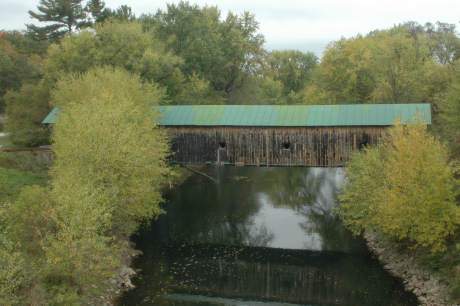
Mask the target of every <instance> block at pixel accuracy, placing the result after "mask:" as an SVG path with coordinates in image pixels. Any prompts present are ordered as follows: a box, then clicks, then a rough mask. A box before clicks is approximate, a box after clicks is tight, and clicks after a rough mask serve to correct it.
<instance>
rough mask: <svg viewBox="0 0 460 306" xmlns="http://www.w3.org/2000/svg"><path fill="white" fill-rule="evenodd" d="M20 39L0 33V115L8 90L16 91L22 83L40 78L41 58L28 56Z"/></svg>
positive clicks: (17, 35)
mask: <svg viewBox="0 0 460 306" xmlns="http://www.w3.org/2000/svg"><path fill="white" fill-rule="evenodd" d="M13 35H14V36H15V37H14V38H13V37H12V36H13ZM20 37H21V35H20V34H19V33H15V32H13V33H9V32H0V113H2V112H3V111H4V107H5V102H4V95H5V93H6V92H7V91H8V90H18V89H19V88H20V87H21V85H22V84H23V83H27V82H36V81H37V80H38V79H39V78H40V69H39V66H40V63H41V58H40V57H39V56H37V55H30V54H28V50H25V49H26V48H23V49H21V47H22V43H21V42H20V41H21V40H22V39H21V38H20ZM13 43H15V44H13Z"/></svg>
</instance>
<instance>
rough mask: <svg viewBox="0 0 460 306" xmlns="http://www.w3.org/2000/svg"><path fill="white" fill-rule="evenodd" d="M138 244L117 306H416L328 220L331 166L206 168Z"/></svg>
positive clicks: (170, 200)
mask: <svg viewBox="0 0 460 306" xmlns="http://www.w3.org/2000/svg"><path fill="white" fill-rule="evenodd" d="M206 171H207V172H208V173H209V174H211V175H213V176H214V177H217V178H218V181H219V184H217V185H216V184H213V183H212V182H210V181H209V180H207V179H205V178H201V177H199V176H193V177H191V178H190V179H189V180H188V181H187V182H185V183H184V184H183V185H182V186H180V187H179V188H177V189H176V190H174V192H172V193H171V194H170V195H168V197H167V204H166V206H165V208H166V210H167V214H166V215H163V216H161V217H160V218H159V219H158V221H157V222H155V223H153V224H152V225H151V226H150V227H148V228H144V229H142V230H141V231H140V232H139V234H138V235H137V236H136V237H134V240H135V242H136V245H137V248H138V249H140V250H142V251H143V252H144V255H143V256H141V257H139V258H138V259H137V260H136V262H135V268H138V269H141V270H142V272H141V273H140V275H139V277H138V278H137V279H136V280H135V285H136V289H134V290H132V291H130V292H128V293H126V294H125V295H124V296H123V297H121V298H120V300H119V301H118V305H289V304H288V303H292V304H308V305H416V304H417V303H416V299H415V296H413V295H412V294H409V293H407V292H405V291H404V290H403V288H402V285H401V282H400V281H399V280H398V279H395V278H393V277H391V276H390V275H389V274H388V273H387V272H385V271H384V270H383V269H382V267H381V266H380V264H379V263H378V262H377V261H376V260H375V259H373V258H372V257H371V256H370V255H369V253H368V251H367V249H366V246H365V244H364V242H363V241H362V240H361V239H358V238H354V237H352V235H351V234H350V233H349V232H348V231H347V230H346V229H345V228H344V227H343V225H342V223H341V221H340V219H339V218H338V217H337V216H336V215H335V213H334V212H333V209H332V208H333V207H334V205H336V199H337V193H338V189H339V188H340V186H341V184H342V181H343V173H342V170H341V169H336V168H251V167H242V168H235V167H228V168H227V167H209V168H208V169H206Z"/></svg>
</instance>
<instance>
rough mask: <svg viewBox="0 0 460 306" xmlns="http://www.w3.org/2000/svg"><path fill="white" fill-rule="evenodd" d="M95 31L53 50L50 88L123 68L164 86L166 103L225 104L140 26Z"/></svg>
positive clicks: (112, 25) (47, 70)
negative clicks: (97, 70)
mask: <svg viewBox="0 0 460 306" xmlns="http://www.w3.org/2000/svg"><path fill="white" fill-rule="evenodd" d="M94 31H95V33H94V32H90V31H85V30H84V31H82V32H80V33H78V34H76V35H72V37H65V38H63V39H62V40H61V43H60V44H59V45H57V44H53V45H51V46H50V48H49V51H48V58H47V61H46V64H45V67H44V74H45V79H46V82H47V83H49V84H50V86H52V85H53V84H54V82H55V81H56V80H57V79H59V78H60V77H61V76H62V75H63V74H67V73H69V72H70V73H77V72H80V73H83V72H86V71H88V70H89V69H91V68H94V67H98V66H105V65H110V66H112V67H123V68H124V69H126V70H129V71H131V72H135V73H138V74H140V76H141V78H142V79H143V80H144V81H147V82H155V83H156V84H158V85H160V86H161V87H162V88H163V90H164V91H165V92H166V93H167V97H165V98H166V99H165V100H164V101H165V102H166V101H168V102H170V103H172V104H190V103H206V104H219V103H221V100H222V99H221V98H220V97H219V96H218V95H217V94H216V92H215V91H214V90H213V89H212V87H211V86H210V84H209V81H206V80H203V79H201V78H200V77H199V76H198V75H196V74H191V75H184V73H183V72H182V70H183V67H184V60H183V59H182V58H180V57H179V56H176V55H174V54H172V53H171V52H168V51H166V50H165V46H164V44H163V43H162V42H161V41H159V40H157V39H155V36H154V35H153V33H151V32H143V31H142V27H141V25H140V24H139V23H137V22H129V23H128V22H120V21H116V20H108V21H106V22H104V23H103V24H96V25H95V26H94ZM191 99H193V101H194V102H191Z"/></svg>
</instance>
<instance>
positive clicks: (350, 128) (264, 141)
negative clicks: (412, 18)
mask: <svg viewBox="0 0 460 306" xmlns="http://www.w3.org/2000/svg"><path fill="white" fill-rule="evenodd" d="M159 111H160V118H159V125H160V126H162V127H164V128H166V129H167V131H168V133H169V135H170V136H171V143H172V150H173V152H175V153H174V156H173V157H172V160H173V161H175V162H178V163H187V164H205V163H220V164H235V165H256V166H337V165H340V164H342V163H343V162H345V161H347V160H348V159H349V158H350V155H351V153H352V152H353V151H355V150H358V149H360V148H361V147H363V146H365V145H368V144H376V143H378V141H379V139H380V137H381V136H382V133H383V132H384V130H385V128H387V127H388V126H391V125H393V123H394V120H396V119H398V118H400V119H401V120H402V122H403V123H405V122H407V121H408V120H412V119H414V118H415V117H416V116H420V117H421V118H423V119H424V120H425V122H426V123H427V124H431V112H430V105H429V104H365V105H363V104H356V105H311V106H306V105H295V106H275V105H254V106H252V105H251V106H249V105H248V106H245V105H174V106H160V107H159ZM56 114H57V110H56V109H55V110H53V112H51V113H50V115H48V117H47V118H46V119H45V120H44V121H43V123H54V122H55V120H56Z"/></svg>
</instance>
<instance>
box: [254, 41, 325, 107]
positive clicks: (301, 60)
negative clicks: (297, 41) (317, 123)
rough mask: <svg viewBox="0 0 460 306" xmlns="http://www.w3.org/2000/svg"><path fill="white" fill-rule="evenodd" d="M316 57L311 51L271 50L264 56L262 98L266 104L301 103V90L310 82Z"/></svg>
mask: <svg viewBox="0 0 460 306" xmlns="http://www.w3.org/2000/svg"><path fill="white" fill-rule="evenodd" d="M317 61H318V58H317V57H316V56H315V55H314V54H313V53H311V52H308V53H303V52H300V51H296V50H286V51H272V52H270V53H268V54H267V55H266V56H265V65H264V68H263V76H264V78H263V80H262V82H261V86H262V91H263V96H262V98H261V99H262V100H265V99H268V101H272V102H271V103H268V104H299V103H302V96H303V91H305V90H306V89H307V88H308V86H309V85H310V83H311V80H312V75H313V69H314V68H315V67H316V64H317Z"/></svg>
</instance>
